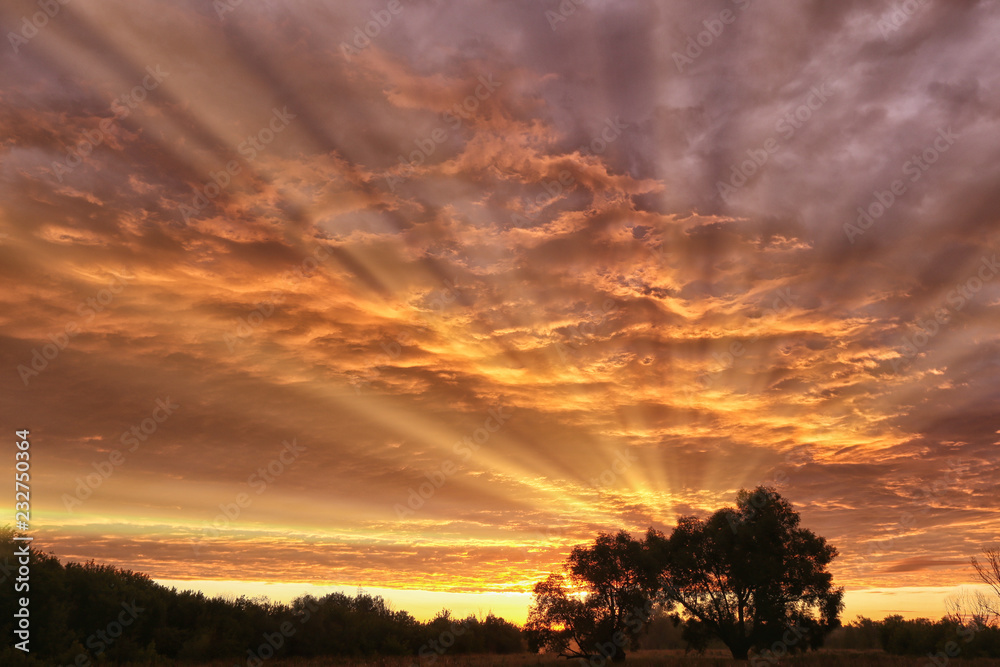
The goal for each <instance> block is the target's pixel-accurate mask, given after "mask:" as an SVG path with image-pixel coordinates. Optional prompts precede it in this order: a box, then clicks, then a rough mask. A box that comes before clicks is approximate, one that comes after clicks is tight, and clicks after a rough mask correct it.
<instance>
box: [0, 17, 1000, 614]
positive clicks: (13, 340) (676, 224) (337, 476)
mask: <svg viewBox="0 0 1000 667" xmlns="http://www.w3.org/2000/svg"><path fill="white" fill-rule="evenodd" d="M43 4H44V3H43ZM53 7H55V8H56V9H52V10H50V11H51V12H54V15H52V16H48V15H46V14H45V13H44V12H43V11H41V10H40V9H39V5H37V4H35V3H34V2H22V1H18V2H9V3H4V5H3V7H2V8H0V23H2V27H3V34H4V35H6V37H5V42H6V43H5V44H3V45H2V47H0V110H2V111H0V146H2V148H0V275H2V280H3V289H2V291H0V298H2V300H3V303H2V308H0V318H2V319H0V321H2V330H0V357H2V373H3V378H4V379H3V381H2V382H0V391H2V402H0V404H2V414H3V423H4V424H5V425H6V428H8V430H9V431H14V430H15V429H24V428H27V429H30V430H31V443H32V444H31V447H32V449H31V451H32V496H31V498H32V510H33V512H32V519H33V522H32V528H31V531H30V532H31V534H33V535H34V536H35V538H36V542H35V544H36V545H37V546H39V547H40V548H42V549H45V550H50V551H52V552H53V553H55V554H56V555H57V556H58V557H59V558H61V559H64V560H71V561H82V560H89V559H95V560H98V561H104V562H109V563H113V564H115V565H119V566H122V567H127V568H130V569H135V570H140V571H143V572H146V573H148V574H150V575H151V576H152V577H153V578H154V579H157V580H161V581H165V582H169V583H170V584H171V585H176V586H178V587H193V586H198V587H201V588H202V589H203V590H206V591H210V592H218V591H226V592H232V593H236V594H240V593H248V594H257V593H260V592H267V593H268V594H269V595H272V597H276V598H279V599H288V598H290V597H292V596H294V595H297V594H299V593H303V592H306V591H316V590H328V589H326V588H324V589H317V588H315V586H327V587H339V589H342V590H348V591H351V592H353V591H354V590H356V589H357V588H358V587H364V588H365V589H368V590H371V591H373V592H380V593H382V594H384V595H386V596H387V597H388V598H389V599H391V600H393V602H394V604H395V605H396V606H397V608H403V609H407V610H409V611H411V612H413V613H415V614H416V615H417V616H418V617H427V616H428V615H430V614H432V613H433V612H434V611H435V610H437V609H440V608H441V607H443V606H448V607H451V608H453V609H455V610H457V611H459V612H465V611H477V610H483V611H486V610H489V609H493V610H495V611H498V612H499V613H501V614H503V615H505V616H507V617H508V618H511V619H513V620H517V621H523V620H524V615H525V613H526V610H527V605H528V602H529V596H528V595H527V592H528V591H529V590H530V588H531V585H532V584H533V583H534V582H535V581H537V580H539V579H541V578H542V577H543V576H544V575H545V574H546V573H547V572H549V571H552V570H554V569H556V568H557V567H559V566H560V564H561V562H562V561H563V560H564V559H565V557H566V555H567V554H568V552H569V549H570V548H571V547H572V545H574V544H579V543H582V542H585V541H588V540H591V539H593V537H594V536H596V534H597V532H598V531H602V530H617V529H619V528H625V529H628V530H631V531H635V532H636V533H639V532H644V531H645V530H646V529H647V528H648V527H650V526H653V527H656V528H657V529H659V530H663V531H669V530H670V529H671V528H672V526H673V525H674V523H675V522H676V519H677V517H678V516H679V515H686V514H697V515H701V516H704V515H706V514H707V513H709V512H711V511H713V510H715V509H718V508H720V507H722V506H723V505H725V504H731V503H732V502H733V501H734V498H735V495H736V492H737V491H738V490H739V489H740V488H750V487H754V486H757V485H759V484H771V485H774V486H776V487H777V488H778V490H779V491H780V492H781V493H782V494H783V495H784V496H785V497H786V498H787V499H788V500H789V501H790V502H791V503H792V504H793V505H794V507H795V508H796V509H797V510H799V511H800V512H801V515H802V519H803V524H804V526H805V527H807V528H810V529H812V530H814V531H816V532H817V533H818V534H820V535H822V536H824V537H826V538H827V539H828V540H829V541H830V542H831V543H832V544H833V545H834V546H836V547H837V548H838V549H839V550H840V557H839V558H838V559H837V560H836V561H835V562H834V564H833V566H832V571H833V573H834V580H835V582H836V583H837V584H839V585H844V586H846V587H847V589H848V593H847V609H846V611H845V614H844V618H845V620H849V619H851V618H853V616H854V615H855V614H859V613H864V614H866V615H869V616H874V617H878V618H881V617H882V616H884V615H885V614H887V613H895V612H898V613H902V614H904V615H907V616H917V615H926V616H931V617H939V616H940V615H942V614H943V613H944V612H945V600H946V599H947V598H948V597H949V596H950V595H952V594H953V593H954V592H956V591H957V590H958V587H960V586H962V585H966V584H970V583H971V582H972V581H973V573H972V572H971V568H970V566H969V564H968V561H969V557H970V556H973V555H975V554H977V553H978V552H979V551H980V550H981V548H983V547H984V546H990V545H995V544H996V541H995V540H996V539H997V527H998V523H1000V515H998V512H1000V488H998V487H1000V484H998V482H1000V457H998V445H1000V435H998V434H1000V326H998V325H1000V264H998V263H997V257H998V254H1000V224H998V218H1000V187H998V184H1000V159H998V157H1000V115H998V109H1000V66H998V55H997V47H996V36H997V34H1000V10H998V8H997V7H996V5H995V4H994V3H991V2H985V1H982V2H975V1H972V0H963V1H956V0H948V1H945V0H923V1H920V2H917V1H913V2H910V3H907V4H906V10H905V11H904V10H903V9H899V8H901V7H903V5H902V4H901V3H898V4H897V3H894V2H883V1H872V0H867V1H851V0H844V1H841V2H824V1H821V0H812V1H804V2H796V3H788V2H779V0H716V1H711V2H702V1H696V0H685V1H681V0H664V1H661V2H635V1H630V0H621V1H611V0H586V1H579V0H578V2H577V3H574V2H573V1H572V0H563V1H562V2H561V4H560V2H558V1H557V0H539V1H531V2H529V1H500V0H467V1H465V0H463V1H459V0H451V1H449V0H391V1H383V0H375V1H374V2H362V1H361V0H351V1H349V2H338V1H334V0H330V1H327V2H319V1H316V2H306V1H305V0H300V1H293V0H282V1H273V2H263V1H260V2H258V1H254V0H246V1H241V0H219V1H218V2H216V3H214V5H213V3H210V2H193V1H191V2H176V3H152V2H148V1H143V0H140V1H136V0H129V1H124V0H121V1H104V0H102V1H100V2H98V1H96V0H74V1H73V2H69V3H68V4H66V5H61V4H58V3H53ZM894 7H896V8H897V10H896V11H895V12H894ZM42 19H44V21H42ZM37 26H40V27H37ZM10 451H11V452H12V451H13V450H10ZM10 457H11V458H10V461H9V463H4V466H5V469H7V470H10V469H11V467H12V466H13V454H12V453H10ZM6 466H10V467H6ZM102 472H103V474H102ZM88 476H89V481H88ZM3 507H5V508H6V509H5V511H7V512H8V515H9V516H11V517H13V498H12V495H11V494H7V495H6V496H5V497H4V498H3ZM213 582H214V583H213ZM253 582H272V583H281V584H288V585H287V586H264V585H263V584H262V583H253Z"/></svg>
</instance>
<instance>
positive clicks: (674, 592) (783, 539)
mask: <svg viewBox="0 0 1000 667" xmlns="http://www.w3.org/2000/svg"><path fill="white" fill-rule="evenodd" d="M647 542H648V546H649V547H650V548H652V549H654V550H658V552H659V560H660V563H661V565H662V569H663V574H662V596H663V599H664V600H665V601H666V602H667V603H668V604H670V605H672V606H673V607H674V608H675V609H676V608H679V609H680V611H681V615H682V616H683V617H685V618H686V621H687V622H686V623H685V639H687V640H688V641H689V642H690V643H691V645H693V646H695V647H696V648H703V647H704V646H705V644H706V642H707V641H708V639H709V638H711V637H718V638H719V639H721V640H722V642H723V643H725V645H726V646H727V647H728V648H729V650H730V651H731V652H732V655H733V657H734V658H736V659H739V660H745V659H747V657H748V655H749V652H750V651H751V650H752V649H755V650H757V651H763V650H767V649H770V648H772V647H774V645H775V644H778V645H779V646H781V647H782V648H783V649H785V650H788V651H794V650H796V649H801V648H805V647H806V646H807V645H808V646H810V647H813V648H816V647H818V646H819V645H820V644H821V642H822V639H823V636H824V635H825V634H826V633H827V632H829V631H830V630H832V629H833V628H834V627H836V626H837V625H839V620H838V619H839V615H840V612H841V610H842V609H843V602H842V600H843V589H842V588H839V589H834V588H833V581H832V576H831V575H830V573H829V572H828V571H827V566H828V565H829V564H830V562H831V561H832V560H833V559H834V557H835V556H836V555H837V550H836V549H834V548H833V547H832V546H830V545H829V544H827V543H826V540H825V539H823V538H822V537H819V536H817V535H816V534H814V533H813V532H811V531H809V530H805V529H803V528H800V527H799V515H798V513H796V512H795V511H794V510H793V509H792V507H791V505H790V504H789V503H788V502H787V501H786V500H785V499H784V498H782V497H781V496H780V495H779V494H778V493H777V492H776V491H775V490H774V489H771V488H767V487H763V486H762V487H758V488H756V489H754V490H753V491H745V490H743V491H740V492H739V494H738V495H737V498H736V507H735V508H732V507H726V508H723V509H720V510H718V511H717V512H715V513H714V514H713V515H712V516H711V517H709V518H708V519H705V520H702V519H698V518H696V517H693V516H687V517H681V518H680V519H679V521H678V524H677V527H676V528H675V529H674V531H673V533H672V534H671V535H670V538H669V539H667V538H665V537H663V536H662V535H659V534H656V533H653V532H652V531H651V533H650V535H649V537H648V538H647Z"/></svg>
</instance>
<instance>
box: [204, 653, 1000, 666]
mask: <svg viewBox="0 0 1000 667" xmlns="http://www.w3.org/2000/svg"><path fill="white" fill-rule="evenodd" d="M237 664H239V665H245V664H246V663H245V662H240V663H237ZM264 664H265V665H266V666H267V667H326V666H327V665H329V666H331V667H333V666H336V667H417V666H419V667H430V666H431V665H433V666H434V667H473V666H477V667H478V666H480V665H481V666H482V667H532V666H533V665H545V666H550V665H567V667H570V666H572V667H577V666H579V667H583V665H585V664H587V663H584V662H583V661H581V660H566V659H564V658H557V657H554V656H544V655H542V656H540V655H532V654H521V655H516V656H510V655H506V656H504V655H481V656H456V657H449V656H447V655H444V656H440V657H439V658H437V659H436V660H433V661H432V660H430V659H424V660H420V661H417V660H416V659H414V658H381V657H380V658H368V659H362V658H357V659H348V658H315V659H289V660H268V661H266V662H265V663H264ZM595 664H599V663H595ZM609 664H610V663H609ZM617 664H619V665H621V664H624V665H632V666H634V667H730V666H735V665H743V666H745V665H802V666H803V667H869V666H874V665H888V666H890V667H893V666H895V667H910V666H914V667H916V666H919V667H925V666H926V667H944V665H946V664H947V665H949V666H950V667H987V666H1000V659H996V658H979V659H974V660H962V659H961V658H950V659H949V658H944V657H939V658H937V660H936V661H932V660H931V659H930V658H929V657H928V656H924V657H919V658H918V657H902V656H893V655H888V654H887V653H883V652H881V651H818V652H812V653H809V654H806V655H798V656H793V657H786V658H783V659H781V660H778V661H776V662H768V661H765V660H756V661H754V662H740V661H737V660H732V659H731V658H730V657H729V655H728V653H726V652H724V651H708V652H706V653H705V655H702V656H699V655H695V654H689V655H687V656H685V655H684V652H683V651H636V652H635V653H632V654H630V655H629V656H628V659H627V660H626V661H625V662H624V663H617ZM232 665H233V663H232V662H231V661H228V662H213V663H209V664H207V665H204V666H203V667H232Z"/></svg>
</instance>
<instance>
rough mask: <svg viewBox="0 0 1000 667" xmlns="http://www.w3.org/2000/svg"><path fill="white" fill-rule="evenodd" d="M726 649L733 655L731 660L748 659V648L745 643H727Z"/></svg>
mask: <svg viewBox="0 0 1000 667" xmlns="http://www.w3.org/2000/svg"><path fill="white" fill-rule="evenodd" d="M726 648H728V649H729V652H730V653H731V654H732V655H733V660H747V659H749V657H750V646H749V645H748V644H747V643H746V642H733V643H732V644H728V643H727V644H726Z"/></svg>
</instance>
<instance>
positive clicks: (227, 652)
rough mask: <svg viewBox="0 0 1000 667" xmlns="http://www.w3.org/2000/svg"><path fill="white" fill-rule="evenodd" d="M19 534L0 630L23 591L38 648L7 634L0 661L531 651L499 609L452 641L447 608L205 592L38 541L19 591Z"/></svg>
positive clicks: (0, 559) (0, 556)
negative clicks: (445, 621)
mask: <svg viewBox="0 0 1000 667" xmlns="http://www.w3.org/2000/svg"><path fill="white" fill-rule="evenodd" d="M13 536H14V534H13V532H12V531H11V530H10V529H0V563H2V564H3V565H4V566H5V568H6V570H5V571H6V572H7V575H6V578H7V580H8V581H7V583H6V584H5V585H3V586H0V612H2V617H0V633H2V634H3V636H6V637H13V636H14V635H13V630H14V627H13V621H14V616H13V615H14V612H15V610H16V609H17V598H18V597H22V596H28V597H29V599H30V607H29V608H30V620H31V628H30V630H31V639H30V645H29V646H30V649H31V654H30V656H26V655H25V654H24V653H23V652H22V651H19V650H17V649H15V648H14V647H13V646H12V645H10V644H11V643H12V642H10V643H8V644H7V645H5V646H3V647H2V648H0V664H2V665H36V664H37V665H42V664H45V665H50V664H60V665H63V664H65V665H68V664H82V665H87V664H93V665H96V664H104V663H112V664H119V663H125V662H139V663H151V662H154V661H157V660H159V659H163V658H167V659H173V660H181V661H205V660H216V659H219V660H221V659H228V660H230V661H231V660H232V659H234V658H239V659H241V661H242V662H243V664H246V662H250V663H252V664H256V662H254V661H253V660H250V658H252V657H257V658H258V659H259V658H267V657H270V655H272V654H273V655H281V656H353V657H363V656H372V655H376V654H377V655H401V656H416V655H418V652H419V651H421V650H425V651H426V650H427V648H428V647H429V646H430V645H431V644H432V643H433V642H438V643H437V644H435V646H437V647H438V648H439V649H441V650H440V651H439V654H443V653H444V652H447V653H448V654H455V655H457V654H461V653H467V652H477V653H478V652H493V653H516V652H521V651H523V650H524V645H523V641H522V637H521V629H520V628H519V627H518V626H517V625H514V624H512V623H509V622H507V621H505V620H503V619H500V618H497V617H496V616H493V615H492V614H490V615H487V616H486V617H485V618H482V619H480V618H476V617H474V616H470V617H468V618H467V619H465V620H464V621H462V622H461V627H462V632H461V634H460V635H459V636H457V638H456V641H455V642H454V645H452V643H451V642H449V641H447V640H446V641H445V642H444V643H445V644H447V646H443V645H442V643H441V640H442V627H441V623H442V617H441V616H439V617H438V618H436V619H434V620H432V621H430V622H428V623H420V622H418V621H417V620H415V619H414V618H413V617H412V616H411V615H410V614H408V613H406V612H404V611H395V610H393V609H392V608H391V607H390V605H389V604H387V603H386V602H385V601H384V600H383V599H382V598H381V597H378V596H372V595H369V594H367V593H364V592H361V591H359V592H358V593H357V595H355V596H353V597H352V596H349V595H344V594H343V593H332V594H330V595H326V596H324V597H322V598H315V597H311V596H304V597H301V598H299V599H297V600H295V601H294V602H292V603H291V604H290V605H283V604H277V603H274V602H270V601H268V600H267V599H266V598H256V599H250V598H247V597H239V598H228V599H227V598H222V597H216V598H207V597H205V596H204V595H203V594H202V593H195V592H190V591H183V592H179V591H177V590H176V589H174V588H167V587H165V586H161V585H159V584H157V583H155V582H154V581H152V580H151V579H150V578H149V577H148V576H147V575H145V574H141V573H138V572H133V571H131V570H125V569H120V568H116V567H112V566H110V565H102V564H97V563H94V562H89V563H67V564H66V565H63V564H62V563H60V562H59V560H58V559H56V558H55V557H54V556H51V555H49V554H45V553H42V552H40V551H38V550H35V549H31V550H30V581H29V584H30V590H29V591H28V592H27V593H25V592H15V590H14V586H13V585H11V584H10V580H12V579H14V577H16V576H17V575H16V570H17V559H16V558H15V557H14V549H15V543H14V541H13ZM4 559H6V560H4ZM446 618H448V617H446ZM123 621H124V622H123ZM80 656H82V657H80ZM78 660H79V662H77V661H78ZM230 664H231V662H230Z"/></svg>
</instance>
